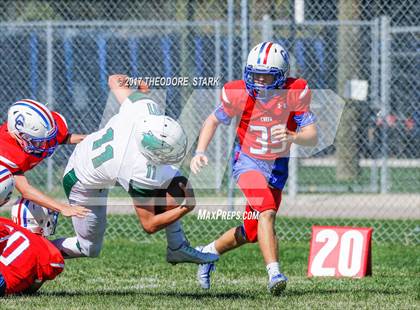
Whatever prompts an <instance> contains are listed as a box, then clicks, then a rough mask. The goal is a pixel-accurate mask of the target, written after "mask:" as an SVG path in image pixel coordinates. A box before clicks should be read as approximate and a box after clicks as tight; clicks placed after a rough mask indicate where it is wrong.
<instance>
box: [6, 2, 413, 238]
mask: <svg viewBox="0 0 420 310" xmlns="http://www.w3.org/2000/svg"><path fill="white" fill-rule="evenodd" d="M0 7H2V10H0V30H1V32H0V42H1V46H2V48H1V49H0V76H2V77H3V87H2V90H1V91H0V102H1V103H2V104H1V107H0V112H1V114H0V118H2V120H3V121H4V120H5V116H6V111H7V108H8V106H9V105H10V104H11V103H13V102H14V101H16V100H18V99H21V98H32V99H35V100H38V101H41V102H47V103H48V104H49V105H50V107H52V108H53V109H55V110H57V111H59V112H60V113H62V114H63V115H64V116H65V117H66V119H67V121H68V123H69V126H70V129H71V131H72V132H75V133H76V132H78V133H79V132H80V133H90V132H93V131H95V130H97V129H98V128H99V127H100V124H101V122H102V121H103V116H104V111H106V108H107V107H108V105H109V104H112V100H110V97H109V91H108V88H107V78H108V76H109V75H110V74H113V73H126V74H128V75H130V76H132V77H142V76H143V77H145V76H148V77H186V76H188V77H190V78H192V77H199V76H202V77H220V84H219V86H222V85H223V83H225V82H227V81H229V80H232V79H241V78H242V70H243V64H244V60H245V57H246V55H247V53H248V50H249V48H250V47H252V46H253V45H255V44H257V43H258V42H260V41H262V40H274V41H276V42H280V43H282V44H283V45H284V46H285V47H286V48H287V49H288V50H289V51H290V54H291V55H292V73H293V75H296V76H301V77H303V78H305V79H307V80H308V81H309V85H310V87H311V88H312V89H329V90H332V91H334V92H335V93H337V94H338V95H339V96H341V97H343V98H344V101H345V103H346V105H345V108H344V111H342V112H343V113H342V115H341V119H340V126H339V128H338V132H337V135H336V139H335V142H334V144H333V145H331V146H329V147H328V148H325V149H323V150H322V151H320V152H318V153H317V154H315V155H313V156H310V157H309V158H308V157H305V158H294V159H293V160H291V163H290V177H289V181H288V185H287V187H286V195H285V196H284V199H283V203H282V207H281V211H280V217H279V220H278V223H277V225H278V229H279V235H280V237H281V238H284V239H288V240H306V239H308V238H309V234H310V226H311V225H312V224H330V225H335V224H337V225H338V224H340V225H341V224H343V225H364V226H372V227H374V229H375V234H374V238H375V239H376V240H377V241H387V242H388V241H391V242H404V243H407V244H413V243H414V244H419V243H420V195H419V193H418V189H419V187H420V159H419V155H420V154H419V148H418V147H417V146H418V145H419V142H420V113H419V112H418V107H419V104H420V95H419V94H420V93H419V91H418V89H419V81H420V79H419V75H418V72H420V70H419V69H420V59H419V58H420V25H419V15H420V14H419V13H420V12H419V7H418V5H417V6H416V1H415V0H410V1H392V2H388V1H380V0H365V1H361V0H359V1H355V0H351V1H344V0H342V1H326V0H325V1H316V2H308V1H306V2H305V1H300V0H296V1H290V0H289V1H284V0H276V1H232V0H229V1H226V2H224V1H187V0H178V1H130V2H126V1H114V2H112V3H111V2H108V1H98V2H97V1H54V2H44V1H29V2H28V1H4V2H2V3H1V4H0ZM351 80H353V81H354V80H359V81H360V80H361V81H366V82H367V85H368V92H367V97H366V98H363V99H361V100H360V99H359V100H355V99H354V98H352V97H351V96H349V95H348V93H347V92H348V89H349V87H348V85H349V84H351V82H350V81H351ZM164 92H165V95H164V96H163V97H162V98H163V100H162V101H163V102H162V103H163V104H164V105H166V111H167V113H168V114H169V115H171V116H174V117H179V116H180V115H181V114H182V113H187V115H188V119H189V120H190V123H189V124H187V125H186V126H187V127H188V130H189V131H190V132H196V133H197V135H198V130H199V128H200V126H201V123H202V121H203V120H204V119H205V117H206V116H207V115H208V113H209V112H210V111H211V109H212V108H213V107H214V106H216V105H217V104H218V89H210V91H206V92H205V93H203V95H202V96H203V97H200V96H198V97H194V95H193V93H194V87H191V86H188V87H168V88H166V89H164ZM196 96H197V95H196ZM200 100H205V101H206V102H210V103H211V104H210V106H206V107H204V106H203V105H200V104H197V103H195V102H193V103H195V104H192V105H190V106H187V107H188V109H183V108H185V106H186V105H187V103H188V102H189V103H191V101H197V102H200ZM110 102H111V103H110ZM327 108H328V106H327V105H324V106H323V105H322V104H320V105H319V106H318V107H317V108H315V110H316V112H317V113H318V114H323V113H324V111H323V109H327ZM326 112H328V111H326ZM329 112H330V113H332V112H331V111H329ZM321 134H322V133H321ZM233 139H234V131H233V128H230V129H229V128H223V129H220V130H219V131H218V133H217V135H216V137H215V140H214V142H213V143H212V144H211V148H210V150H209V155H210V161H211V162H213V163H214V165H215V167H216V168H217V169H214V170H211V171H207V172H206V173H204V174H203V175H202V176H201V179H200V178H197V180H196V182H198V183H196V185H197V187H198V188H202V187H203V186H202V184H201V183H200V182H203V183H204V182H206V183H209V181H208V180H209V179H210V180H212V181H211V182H210V183H212V184H214V186H213V187H212V189H208V188H206V189H203V190H200V191H198V193H199V194H200V195H202V196H203V197H207V198H208V197H211V198H210V199H206V200H200V201H201V203H200V206H199V207H197V209H206V208H207V209H208V210H216V209H223V210H240V209H241V207H242V206H243V204H244V203H245V201H244V200H243V198H242V195H241V193H240V192H239V191H238V190H237V189H235V188H231V185H232V182H230V181H229V180H230V174H229V172H228V171H229V169H227V170H225V169H224V168H225V166H226V163H228V162H229V157H230V150H227V149H226V147H225V146H226V145H231V144H232V141H233ZM71 152H72V147H70V146H64V147H61V148H60V149H59V150H58V152H57V153H56V154H55V155H54V157H53V158H52V159H50V160H48V161H46V162H45V163H43V164H41V165H40V166H39V167H37V168H36V169H34V171H32V172H30V173H29V174H28V176H29V178H30V180H31V182H33V184H34V185H36V186H37V187H39V188H41V189H43V190H45V191H46V192H48V193H51V195H53V196H55V197H59V198H61V199H63V198H64V194H63V190H62V189H61V177H62V172H63V169H64V167H65V165H66V162H67V159H68V158H69V156H70V154H71ZM190 156H191V154H190V155H189V156H188V157H187V159H186V161H185V164H184V166H183V170H186V172H187V173H188V162H189V159H190V158H191V157H190ZM214 171H219V173H214ZM112 196H113V197H118V198H116V199H117V201H119V199H120V198H119V197H120V196H124V195H123V194H122V192H121V191H119V190H115V191H114V192H113V193H112ZM115 204H117V205H118V206H115V207H111V208H109V209H110V211H112V212H113V213H114V212H116V213H121V212H130V213H131V212H132V211H131V209H130V208H126V207H124V206H121V204H122V205H124V204H125V203H121V202H117V203H115ZM220 206H225V207H220ZM122 210H123V211H122ZM238 223H240V221H235V220H233V221H227V220H219V221H214V220H210V221H208V220H197V216H196V215H192V216H189V217H188V218H187V219H186V223H185V228H186V230H187V232H188V233H189V235H190V236H193V237H192V238H193V239H194V238H195V239H205V240H211V239H213V238H215V237H217V236H218V235H219V234H220V233H222V232H223V231H224V229H226V228H228V227H229V226H231V225H236V224H238ZM59 225H60V227H59V230H58V232H59V233H60V232H62V233H70V229H71V228H70V225H69V222H68V221H65V220H63V221H61V223H60V224H59ZM61 229H62V230H61ZM107 233H108V236H109V237H131V238H135V239H138V240H154V239H153V238H150V237H146V236H145V235H144V234H143V233H142V232H141V231H140V230H139V228H138V224H137V220H136V219H135V217H134V216H132V217H126V216H124V217H121V216H120V215H112V216H111V217H110V223H109V226H108V232H107ZM161 236H162V234H160V235H157V237H156V238H160V237H161Z"/></svg>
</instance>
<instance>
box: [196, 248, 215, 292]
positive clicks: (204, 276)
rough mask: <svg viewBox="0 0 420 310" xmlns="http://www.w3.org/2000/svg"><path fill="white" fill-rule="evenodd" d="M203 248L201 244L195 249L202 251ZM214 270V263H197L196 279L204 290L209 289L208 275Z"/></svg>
mask: <svg viewBox="0 0 420 310" xmlns="http://www.w3.org/2000/svg"><path fill="white" fill-rule="evenodd" d="M203 248H204V247H203V246H199V247H196V249H197V250H198V251H200V252H202V251H203ZM215 270H216V266H215V265H214V263H210V264H200V265H198V270H197V280H198V283H199V284H200V286H201V288H203V289H205V290H208V289H210V275H211V273H212V272H213V271H215Z"/></svg>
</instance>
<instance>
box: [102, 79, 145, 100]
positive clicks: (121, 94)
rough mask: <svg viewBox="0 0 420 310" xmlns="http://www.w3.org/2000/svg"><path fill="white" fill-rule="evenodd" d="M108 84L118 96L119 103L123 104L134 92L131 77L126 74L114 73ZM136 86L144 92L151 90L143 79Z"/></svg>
mask: <svg viewBox="0 0 420 310" xmlns="http://www.w3.org/2000/svg"><path fill="white" fill-rule="evenodd" d="M139 81H140V80H139ZM108 86H109V88H110V90H111V91H112V93H113V94H114V95H115V97H116V98H117V101H118V103H119V104H123V103H124V102H125V100H126V99H127V98H128V96H130V95H131V94H132V93H133V92H134V90H133V89H132V88H131V87H130V83H129V77H128V76H127V75H125V74H113V75H111V76H109V78H108ZM133 86H135V85H133ZM136 88H137V89H138V90H139V91H140V92H143V93H147V92H148V91H149V87H148V86H147V84H146V83H145V82H143V81H140V82H139V85H137V87H136Z"/></svg>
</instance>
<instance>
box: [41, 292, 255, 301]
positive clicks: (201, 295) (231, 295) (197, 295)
mask: <svg viewBox="0 0 420 310" xmlns="http://www.w3.org/2000/svg"><path fill="white" fill-rule="evenodd" d="M139 295H140V296H145V297H147V296H150V297H166V298H167V297H169V298H186V299H193V300H197V299H206V298H216V299H255V298H254V296H252V295H249V294H244V293H238V292H224V293H218V292H170V291H169V292H143V291H139V290H93V291H80V292H75V291H71V292H68V291H57V292H45V293H42V292H40V293H38V294H36V295H34V296H38V297H81V296H139Z"/></svg>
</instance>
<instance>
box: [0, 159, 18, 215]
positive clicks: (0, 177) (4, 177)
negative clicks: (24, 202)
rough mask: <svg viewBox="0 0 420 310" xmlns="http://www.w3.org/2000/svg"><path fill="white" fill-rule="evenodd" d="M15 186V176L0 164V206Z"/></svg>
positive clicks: (7, 199)
mask: <svg viewBox="0 0 420 310" xmlns="http://www.w3.org/2000/svg"><path fill="white" fill-rule="evenodd" d="M14 188H15V178H14V177H13V175H12V173H11V172H10V170H9V169H7V168H6V167H4V166H2V165H0V207H1V206H3V205H4V204H6V203H7V202H8V201H9V200H10V197H11V196H12V193H13V190H14Z"/></svg>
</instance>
